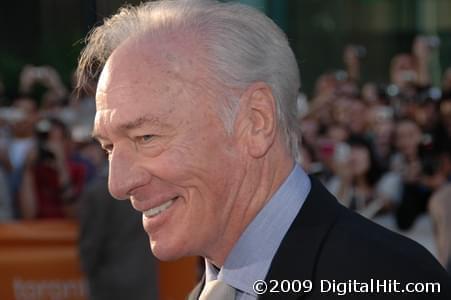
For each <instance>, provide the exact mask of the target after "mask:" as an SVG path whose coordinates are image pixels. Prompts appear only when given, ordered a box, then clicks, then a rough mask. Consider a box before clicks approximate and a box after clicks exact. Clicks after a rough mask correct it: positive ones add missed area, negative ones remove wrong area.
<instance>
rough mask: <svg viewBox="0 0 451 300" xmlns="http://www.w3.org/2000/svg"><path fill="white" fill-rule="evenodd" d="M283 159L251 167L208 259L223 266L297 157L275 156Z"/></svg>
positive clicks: (216, 264) (269, 160)
mask: <svg viewBox="0 0 451 300" xmlns="http://www.w3.org/2000/svg"><path fill="white" fill-rule="evenodd" d="M272 157H279V158H280V157H282V158H281V159H271V158H264V159H262V161H259V162H256V163H254V164H252V165H251V166H249V167H248V168H247V171H246V172H245V175H244V176H243V180H242V182H241V183H240V186H241V188H240V190H239V192H238V193H236V195H237V196H236V197H235V199H234V200H233V201H231V202H233V204H232V207H231V209H230V212H231V213H230V214H229V218H228V220H227V224H229V225H230V226H227V227H226V228H227V229H226V232H224V233H223V234H222V235H220V236H218V238H219V239H221V242H220V243H214V244H216V245H217V247H216V248H215V249H210V251H209V253H212V254H213V255H207V257H206V258H207V259H208V260H209V261H210V262H211V263H212V264H213V265H215V266H217V267H219V268H220V267H222V265H223V264H224V262H225V260H226V258H227V256H228V254H229V253H230V251H231V250H232V248H233V246H234V245H235V243H236V242H237V241H238V239H239V238H240V236H241V234H242V233H243V232H244V230H245V229H246V227H247V226H248V225H249V224H250V223H251V222H252V220H253V219H254V218H255V217H256V215H257V214H258V213H259V212H260V211H261V209H262V208H263V207H264V206H265V205H266V203H267V202H268V201H269V200H270V199H271V197H272V196H273V194H274V193H275V192H276V191H277V190H278V189H279V187H280V186H281V184H282V183H283V182H284V180H285V179H286V178H287V177H288V175H289V174H290V172H291V170H292V169H293V166H294V161H293V159H292V158H291V157H289V156H288V155H286V156H272Z"/></svg>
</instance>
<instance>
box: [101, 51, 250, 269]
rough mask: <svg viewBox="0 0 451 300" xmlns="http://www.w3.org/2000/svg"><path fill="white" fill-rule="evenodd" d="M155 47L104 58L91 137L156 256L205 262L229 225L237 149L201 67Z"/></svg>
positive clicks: (218, 96) (113, 184) (116, 190)
mask: <svg viewBox="0 0 451 300" xmlns="http://www.w3.org/2000/svg"><path fill="white" fill-rule="evenodd" d="M154 46H155V47H154V48H150V49H151V50H149V49H147V53H146V54H144V51H143V50H141V49H142V48H143V47H142V45H141V47H140V46H139V43H134V44H131V43H129V44H126V45H122V46H120V47H119V48H118V49H117V50H116V51H115V52H114V53H113V55H112V57H110V59H109V60H108V62H107V65H106V66H105V68H104V70H103V72H102V75H101V78H100V81H99V86H98V89H97V95H96V105H97V113H96V118H95V126H94V134H95V135H97V137H98V139H99V141H100V142H101V144H102V146H103V147H104V148H105V149H106V150H107V151H108V152H109V164H110V171H109V172H110V173H109V189H110V192H111V194H112V195H113V196H114V197H116V198H120V199H127V198H130V200H131V203H132V205H133V207H134V208H135V209H137V210H139V211H142V212H143V226H144V229H145V231H146V232H147V233H148V235H149V237H150V244H151V248H152V251H153V252H154V254H155V255H156V256H157V257H158V258H160V259H162V260H167V259H176V258H178V257H181V256H186V255H205V256H208V253H210V252H212V251H215V250H217V249H215V248H217V247H220V246H221V235H222V233H223V232H224V231H225V230H226V228H227V229H228V227H229V226H233V224H228V220H229V217H230V213H231V211H232V207H233V201H234V197H233V196H232V195H234V194H235V193H236V190H237V188H238V186H239V182H240V178H241V177H240V176H241V175H240V174H242V172H240V170H241V169H242V165H241V164H240V153H241V151H240V147H239V144H238V143H237V140H236V138H234V136H233V135H228V134H227V133H226V131H225V129H224V126H223V122H222V121H221V119H220V118H219V117H218V114H217V111H218V109H217V103H218V101H222V100H224V99H221V94H220V93H214V92H212V90H211V89H208V88H207V86H206V83H205V81H204V80H202V79H201V78H203V75H205V74H202V72H203V71H201V70H199V68H200V66H197V65H195V64H193V61H194V60H191V58H189V56H188V55H180V53H175V52H174V53H171V49H161V46H160V45H154ZM149 52H151V53H153V54H149ZM166 53H168V54H166ZM115 221H116V222H121V220H115Z"/></svg>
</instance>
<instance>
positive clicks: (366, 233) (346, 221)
mask: <svg viewBox="0 0 451 300" xmlns="http://www.w3.org/2000/svg"><path fill="white" fill-rule="evenodd" d="M339 210H340V212H339V217H338V218H337V220H336V223H335V224H334V226H333V227H332V229H331V231H330V232H329V234H328V238H327V239H326V240H325V242H324V245H323V249H322V254H321V257H322V258H323V259H325V260H326V261H327V260H331V261H330V263H334V264H339V265H341V266H338V268H337V269H340V267H343V268H345V267H346V269H347V270H348V272H354V273H355V274H356V275H357V274H361V273H366V274H369V273H372V274H373V275H389V276H396V277H404V278H405V277H412V278H415V277H422V278H427V277H431V278H432V277H436V276H439V277H440V276H445V275H446V274H445V273H446V272H445V271H444V270H443V268H442V267H441V266H440V264H439V263H438V262H437V260H436V259H435V258H434V257H433V256H432V254H431V253H430V252H429V251H428V250H426V249H425V248H424V247H423V246H421V245H420V244H418V243H417V242H415V241H413V240H411V239H409V238H406V237H404V236H401V235H400V234H397V233H395V232H393V231H390V230H388V229H386V228H384V227H382V226H380V225H378V224H376V223H374V222H372V221H370V220H368V219H366V218H364V217H362V216H360V215H358V214H356V213H354V212H351V211H349V210H348V209H346V208H344V207H341V208H339ZM337 258H339V259H337ZM332 260H334V261H335V262H332ZM395 279H396V278H395Z"/></svg>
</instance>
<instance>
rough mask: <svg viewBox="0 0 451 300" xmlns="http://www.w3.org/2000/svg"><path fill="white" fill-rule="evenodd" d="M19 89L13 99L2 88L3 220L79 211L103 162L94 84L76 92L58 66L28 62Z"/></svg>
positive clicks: (0, 174) (0, 213) (0, 177)
mask: <svg viewBox="0 0 451 300" xmlns="http://www.w3.org/2000/svg"><path fill="white" fill-rule="evenodd" d="M0 86H1V85H0ZM18 89H19V91H18V93H17V94H18V96H17V97H15V98H14V99H9V101H8V99H4V97H3V95H2V90H1V89H0V99H1V100H0V101H1V102H2V103H9V104H8V105H3V106H1V107H0V191H1V192H0V193H1V195H0V220H10V219H37V218H62V217H67V216H75V215H76V214H77V205H78V203H77V200H78V198H79V196H80V195H81V193H82V191H83V189H84V187H85V186H86V185H87V184H88V183H89V182H90V181H92V180H93V179H94V178H95V177H96V174H98V173H100V172H101V169H102V168H103V165H104V164H105V157H104V154H103V152H102V150H101V149H100V148H99V147H98V146H97V145H96V143H94V142H93V141H92V139H91V128H92V122H93V119H94V115H95V102H94V99H93V94H94V93H93V91H94V85H93V89H92V91H89V90H86V92H82V93H80V94H75V93H72V92H70V90H68V89H67V88H66V87H65V86H64V84H63V83H62V80H61V77H60V75H59V74H58V72H57V71H56V70H55V69H54V68H52V67H50V66H39V67H36V66H31V65H27V66H25V67H24V68H23V69H22V72H21V74H20V78H19V88H18Z"/></svg>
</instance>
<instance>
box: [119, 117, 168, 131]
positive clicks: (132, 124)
mask: <svg viewBox="0 0 451 300" xmlns="http://www.w3.org/2000/svg"><path fill="white" fill-rule="evenodd" d="M149 123H150V124H152V125H155V126H163V125H164V124H163V123H162V122H161V120H160V118H158V117H156V116H151V115H145V116H141V117H139V118H137V119H135V120H132V121H129V122H125V123H123V124H120V125H119V126H118V129H119V130H120V131H129V130H132V129H135V128H139V127H141V126H143V125H144V124H149Z"/></svg>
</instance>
